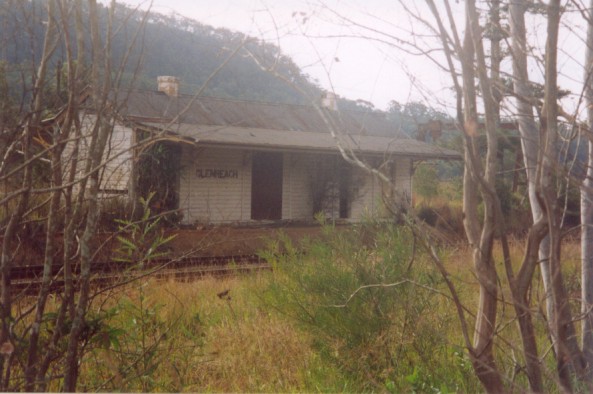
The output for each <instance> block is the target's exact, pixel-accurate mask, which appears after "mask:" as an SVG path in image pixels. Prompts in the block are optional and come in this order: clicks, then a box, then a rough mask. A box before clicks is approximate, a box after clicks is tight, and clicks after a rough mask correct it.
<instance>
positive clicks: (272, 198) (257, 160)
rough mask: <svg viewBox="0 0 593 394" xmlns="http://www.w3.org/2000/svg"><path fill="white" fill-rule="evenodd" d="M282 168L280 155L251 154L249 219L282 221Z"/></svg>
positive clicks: (273, 153) (271, 153) (269, 153)
mask: <svg viewBox="0 0 593 394" xmlns="http://www.w3.org/2000/svg"><path fill="white" fill-rule="evenodd" d="M282 166H283V160H282V153H276V152H256V153H254V154H253V166H252V173H251V219H253V220H280V219H282Z"/></svg>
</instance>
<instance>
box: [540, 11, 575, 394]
mask: <svg viewBox="0 0 593 394" xmlns="http://www.w3.org/2000/svg"><path fill="white" fill-rule="evenodd" d="M547 14H548V37H547V42H546V59H545V71H546V80H545V97H544V108H543V111H544V114H545V118H544V119H543V120H544V122H545V123H544V127H543V134H542V138H543V139H542V142H543V144H544V145H543V157H542V171H541V173H540V174H539V175H540V187H541V195H542V197H543V200H544V207H545V212H546V216H547V218H548V234H549V237H550V253H549V255H548V258H549V262H550V274H551V280H552V281H551V289H552V298H553V302H554V316H555V319H554V322H553V323H554V324H555V331H556V333H557V335H558V338H557V341H558V346H557V349H558V354H557V356H556V360H557V368H558V375H559V379H560V384H561V385H562V386H563V388H564V389H565V390H567V391H571V390H572V377H573V374H574V373H576V374H577V376H578V377H580V376H582V374H583V370H584V359H583V357H582V353H581V351H580V349H579V347H578V343H577V339H576V331H575V327H574V323H573V319H572V314H571V311H570V305H569V302H568V301H569V300H568V294H567V291H566V288H565V286H564V279H563V275H562V269H561V266H560V264H561V261H560V246H561V245H560V244H561V238H560V215H559V207H558V201H557V197H556V189H555V185H554V171H555V169H556V168H557V160H556V157H557V154H558V152H557V142H558V123H557V122H558V104H557V100H558V87H557V86H558V85H557V75H558V70H557V67H556V63H557V54H558V47H557V43H558V30H559V24H560V0H553V1H550V2H549V4H548V10H547Z"/></svg>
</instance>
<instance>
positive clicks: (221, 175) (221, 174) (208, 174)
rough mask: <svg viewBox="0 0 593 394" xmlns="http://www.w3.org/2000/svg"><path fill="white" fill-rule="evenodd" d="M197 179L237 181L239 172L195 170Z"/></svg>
mask: <svg viewBox="0 0 593 394" xmlns="http://www.w3.org/2000/svg"><path fill="white" fill-rule="evenodd" d="M196 176H197V177H198V178H218V179H226V178H231V179H237V178H239V171H237V170H221V169H215V168H198V169H197V170H196Z"/></svg>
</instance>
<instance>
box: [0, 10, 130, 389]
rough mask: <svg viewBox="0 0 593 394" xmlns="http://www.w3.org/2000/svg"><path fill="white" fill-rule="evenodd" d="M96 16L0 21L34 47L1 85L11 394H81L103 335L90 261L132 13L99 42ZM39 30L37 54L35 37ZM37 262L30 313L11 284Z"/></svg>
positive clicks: (6, 377) (1, 376) (2, 310)
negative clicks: (51, 393)
mask: <svg viewBox="0 0 593 394" xmlns="http://www.w3.org/2000/svg"><path fill="white" fill-rule="evenodd" d="M99 9H100V6H99V5H97V3H96V1H94V0H89V1H82V0H80V1H74V2H72V1H64V0H50V1H47V2H43V3H39V2H33V3H31V4H25V3H24V2H9V3H8V4H6V3H5V4H3V5H2V6H1V12H2V13H4V14H5V16H6V14H8V15H13V17H12V18H4V19H3V20H4V23H5V24H10V23H13V24H14V25H13V26H12V28H13V29H15V30H14V31H15V34H17V33H16V32H17V28H19V29H21V30H20V31H19V34H23V35H28V37H29V38H31V40H30V41H29V44H30V45H31V47H30V48H29V53H30V54H31V57H30V58H23V59H21V61H20V62H18V63H15V62H13V63H12V64H10V65H7V66H5V68H4V72H5V74H4V75H3V76H2V77H3V78H6V79H7V80H10V81H11V85H10V86H11V88H12V89H14V91H13V92H9V93H4V92H3V95H2V105H3V107H4V108H5V109H7V113H10V116H9V121H5V122H3V123H2V125H1V126H2V136H3V137H4V138H3V140H2V145H1V147H0V148H1V149H2V152H1V156H2V158H3V159H2V162H1V164H0V180H1V182H2V185H3V189H4V190H3V194H2V199H1V200H0V210H1V212H2V220H1V222H0V231H1V235H2V244H1V250H0V252H1V254H0V259H1V260H0V270H1V272H0V324H1V326H0V343H1V348H2V350H1V351H0V353H1V357H2V359H3V360H2V363H1V370H0V371H1V373H0V389H1V390H3V391H18V390H25V391H47V390H56V389H58V388H60V389H62V390H65V391H75V390H76V383H77V379H78V372H79V371H78V369H79V367H80V360H81V357H82V356H81V355H82V352H83V351H84V348H85V346H88V345H89V341H90V340H91V338H92V336H93V335H94V334H95V333H96V330H97V329H99V327H98V326H93V325H92V323H91V321H90V320H89V318H88V312H89V304H90V302H91V298H92V293H91V284H90V281H91V276H92V263H93V262H94V261H95V260H96V259H97V255H98V253H99V252H100V246H99V245H98V243H97V239H96V237H95V235H96V233H97V229H98V219H99V215H100V212H101V204H100V202H99V196H100V193H101V190H100V183H101V177H102V174H103V169H104V167H105V165H106V163H107V161H106V160H108V159H107V158H108V155H107V154H106V153H107V152H106V147H107V146H108V141H109V138H110V135H111V131H112V129H113V124H114V121H115V117H116V108H114V106H113V103H114V101H112V99H113V94H114V91H115V88H117V87H118V84H119V82H120V81H121V78H122V75H123V72H124V70H125V67H126V66H129V65H128V64H126V62H127V60H128V59H127V57H126V56H125V54H124V56H122V58H120V59H119V60H120V61H119V62H115V61H114V60H113V58H112V56H111V47H112V43H113V40H114V37H115V35H116V33H117V31H118V30H119V29H120V28H121V23H122V21H123V23H125V19H126V15H117V18H116V13H115V9H116V7H115V3H114V2H112V3H111V4H110V5H109V6H108V8H107V14H106V15H107V20H106V21H105V23H106V24H107V28H106V29H105V34H101V31H102V30H101V28H100V23H101V21H100V18H99ZM128 12H130V11H129V10H128ZM41 26H43V32H42V33H41V35H42V37H43V41H42V47H41V48H37V47H36V44H37V41H36V40H34V39H33V38H34V37H35V35H38V34H39V31H38V29H39V28H40V27H41ZM4 27H5V28H6V26H4ZM140 28H141V25H140ZM8 29H9V30H10V29H11V28H10V26H9V27H8ZM140 32H141V29H139V30H138V31H136V32H134V35H135V36H138V35H139V33H140ZM5 39H10V37H5ZM58 48H60V53H59V54H58V53H57V49H58ZM3 55H4V56H9V55H11V54H7V53H6V52H5V53H4V54H3ZM5 59H6V58H5ZM5 64H6V63H5ZM132 68H133V66H132ZM19 89H20V92H19ZM15 92H16V93H18V94H14V93H15ZM19 99H20V102H18V101H17V100H19ZM66 152H68V154H66ZM77 173H81V174H83V175H82V176H75V174H77ZM35 251H37V252H35ZM32 258H33V259H38V261H40V262H41V263H42V265H43V274H42V277H41V278H40V284H39V286H38V288H35V289H34V294H35V298H34V303H33V304H31V302H30V298H29V300H27V299H26V298H25V295H26V294H25V293H24V292H23V291H22V290H19V288H17V287H15V284H14V283H13V281H14V278H13V274H14V272H15V269H16V268H18V265H19V264H23V263H25V262H27V263H30V261H29V260H30V259H32ZM60 282H62V283H63V284H64V286H63V287H61V290H60V291H59V292H58V293H53V295H52V296H51V297H50V291H52V290H53V289H54V287H55V285H56V283H60ZM29 291H31V290H29ZM50 301H51V302H50ZM50 305H51V309H48V308H50ZM58 380H59V381H61V382H62V384H61V386H58V385H56V381H58Z"/></svg>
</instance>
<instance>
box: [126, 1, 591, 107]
mask: <svg viewBox="0 0 593 394" xmlns="http://www.w3.org/2000/svg"><path fill="white" fill-rule="evenodd" d="M123 2H124V3H128V4H144V5H146V6H147V5H148V4H149V1H148V0H123ZM436 3H437V4H440V3H439V2H438V1H437V2H436ZM462 3H463V2H459V1H453V2H451V4H452V6H453V7H455V9H454V13H456V14H458V16H459V20H460V22H459V24H458V28H459V27H463V22H461V20H462V19H463V12H462V8H463V4H462ZM320 4H325V6H321V5H320ZM404 4H406V6H408V7H411V8H414V9H415V8H416V7H423V4H424V1H420V0H409V1H406V2H405V3H404ZM152 8H153V10H155V11H157V12H160V13H163V14H170V13H172V12H177V13H179V14H181V15H183V16H186V17H190V18H192V19H195V20H197V21H199V22H201V23H204V24H208V25H212V26H214V27H226V28H229V29H231V30H236V31H240V32H243V33H245V34H247V35H250V36H254V37H257V38H260V39H264V40H266V41H269V42H272V43H275V44H277V45H278V46H280V48H281V49H282V51H283V53H284V54H286V55H288V56H290V57H291V58H292V59H293V60H294V61H295V62H296V64H297V65H298V66H300V67H301V69H302V70H303V72H304V73H306V74H308V75H310V76H311V77H312V78H314V79H315V80H317V81H319V83H320V85H321V86H322V87H323V88H325V89H328V90H334V91H335V92H336V93H337V94H339V95H340V96H343V97H346V98H349V99H353V100H357V99H361V100H365V101H369V102H372V103H373V104H374V105H375V107H376V108H378V109H387V107H388V104H389V102H390V101H392V100H396V101H398V102H399V103H401V104H405V103H406V102H409V101H421V102H424V103H426V104H428V105H430V106H432V107H436V108H438V109H441V110H443V111H445V112H449V113H453V112H454V109H453V108H452V107H451V106H452V105H453V99H452V96H453V94H452V91H451V89H450V86H451V85H452V84H451V81H450V77H449V75H447V74H446V73H445V72H443V71H440V70H439V69H438V68H437V67H435V65H434V64H433V63H431V62H430V61H429V60H427V58H426V57H424V56H412V55H409V54H406V53H404V52H403V51H401V50H398V49H397V48H395V47H393V46H389V45H385V44H381V43H379V42H377V41H374V40H368V39H361V38H356V37H359V36H360V34H361V30H360V29H356V28H355V27H354V26H352V24H348V23H344V22H343V19H340V18H338V17H336V15H335V13H339V14H340V15H341V16H344V17H346V18H349V19H351V20H353V21H355V22H357V23H360V24H364V25H367V26H369V27H371V28H372V29H376V30H377V31H381V32H385V33H388V34H391V35H393V36H399V37H402V38H405V39H411V38H412V37H411V35H410V34H409V33H405V32H406V31H411V30H413V31H414V32H416V33H420V34H419V35H418V37H419V38H415V39H416V40H419V41H421V40H422V38H421V37H420V35H421V34H422V33H425V32H426V31H425V30H423V27H422V24H421V23H419V22H418V21H414V20H410V19H409V17H408V16H407V13H406V12H405V11H404V10H402V9H401V6H399V5H398V2H397V1H395V0H153V2H152ZM420 14H421V15H422V16H425V17H427V19H429V20H430V19H431V18H430V15H429V12H428V10H427V9H426V8H424V9H423V10H421V12H420ZM305 18H306V20H304V19H305ZM564 23H565V25H564V28H563V29H562V34H561V37H560V40H559V47H560V53H559V70H560V72H561V74H562V75H560V76H559V82H560V84H561V86H562V87H568V88H570V89H571V90H572V91H573V93H575V94H578V93H580V89H581V85H582V84H581V83H580V81H581V79H582V68H581V66H579V65H580V64H581V59H583V57H584V44H583V41H582V38H580V37H579V35H580V36H582V35H583V33H584V26H583V24H582V18H580V14H578V13H577V12H573V14H572V15H567V16H565V18H564ZM528 28H530V29H531V31H532V32H535V34H534V33H532V34H534V36H535V40H534V41H538V42H539V43H538V44H536V46H538V45H539V46H540V47H541V48H542V49H541V52H543V47H544V46H545V41H544V40H545V24H544V22H543V21H542V19H541V18H540V19H539V20H537V18H536V19H532V20H528ZM364 34H371V35H372V33H369V32H368V30H366V31H365V33H364ZM328 36H331V37H328ZM352 36H356V37H352ZM534 36H532V37H534ZM383 38H384V37H383ZM390 41H391V42H395V41H394V40H392V39H390ZM427 43H428V44H427ZM421 45H423V46H424V47H430V46H432V47H433V48H434V47H438V43H436V42H435V41H434V40H433V39H432V38H427V39H426V41H424V42H423V43H421ZM536 51H537V50H536ZM433 55H434V56H439V54H438V53H433ZM507 63H508V62H507ZM509 72H510V68H509ZM530 73H531V75H530V76H531V78H532V79H534V80H542V79H543V75H542V70H541V66H539V65H535V64H533V66H532V69H531V71H530ZM565 101H566V102H567V103H566V105H567V107H574V106H575V104H576V103H577V102H578V97H569V98H567V99H565Z"/></svg>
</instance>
